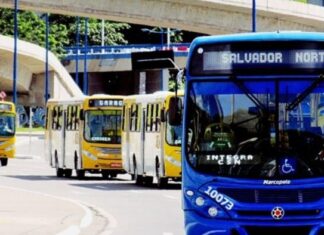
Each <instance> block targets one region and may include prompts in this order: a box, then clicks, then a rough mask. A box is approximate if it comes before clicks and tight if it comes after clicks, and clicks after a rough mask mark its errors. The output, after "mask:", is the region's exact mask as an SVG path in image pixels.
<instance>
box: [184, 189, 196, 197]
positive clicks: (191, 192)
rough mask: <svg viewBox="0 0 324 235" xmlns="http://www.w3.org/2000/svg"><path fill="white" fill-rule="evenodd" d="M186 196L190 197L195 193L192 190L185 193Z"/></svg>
mask: <svg viewBox="0 0 324 235" xmlns="http://www.w3.org/2000/svg"><path fill="white" fill-rule="evenodd" d="M186 194H187V196H189V197H192V196H193V195H194V194H195V193H194V192H193V191H192V190H187V191H186Z"/></svg>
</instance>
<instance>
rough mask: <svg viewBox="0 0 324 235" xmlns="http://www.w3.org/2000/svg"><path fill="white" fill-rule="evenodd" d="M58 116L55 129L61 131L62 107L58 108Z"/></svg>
mask: <svg viewBox="0 0 324 235" xmlns="http://www.w3.org/2000/svg"><path fill="white" fill-rule="evenodd" d="M57 110H58V112H57V113H58V115H57V129H58V130H61V128H62V123H63V109H62V106H58V109H57Z"/></svg>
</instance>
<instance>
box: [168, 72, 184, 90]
mask: <svg viewBox="0 0 324 235" xmlns="http://www.w3.org/2000/svg"><path fill="white" fill-rule="evenodd" d="M176 77H177V73H175V72H172V73H170V77H169V84H168V86H169V91H175V88H176ZM184 85H185V77H182V79H181V81H180V84H178V90H183V89H184Z"/></svg>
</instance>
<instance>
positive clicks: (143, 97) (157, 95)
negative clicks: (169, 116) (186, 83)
mask: <svg viewBox="0 0 324 235" xmlns="http://www.w3.org/2000/svg"><path fill="white" fill-rule="evenodd" d="M177 94H178V95H180V96H183V94H184V91H183V90H179V91H178V93H177ZM172 95H175V92H172V91H157V92H154V93H151V94H138V95H129V96H126V97H125V100H126V101H127V100H136V101H151V100H152V99H157V100H163V99H165V98H167V97H168V96H172Z"/></svg>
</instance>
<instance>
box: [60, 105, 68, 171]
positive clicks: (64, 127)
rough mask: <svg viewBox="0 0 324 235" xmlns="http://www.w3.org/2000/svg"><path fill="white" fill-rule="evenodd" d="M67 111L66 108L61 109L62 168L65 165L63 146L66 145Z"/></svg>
mask: <svg viewBox="0 0 324 235" xmlns="http://www.w3.org/2000/svg"><path fill="white" fill-rule="evenodd" d="M66 119H67V113H66V109H64V110H63V123H62V132H61V133H62V155H61V156H62V163H63V165H62V166H63V168H65V166H66V151H65V146H66V141H67V140H66V123H67V120H66Z"/></svg>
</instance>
